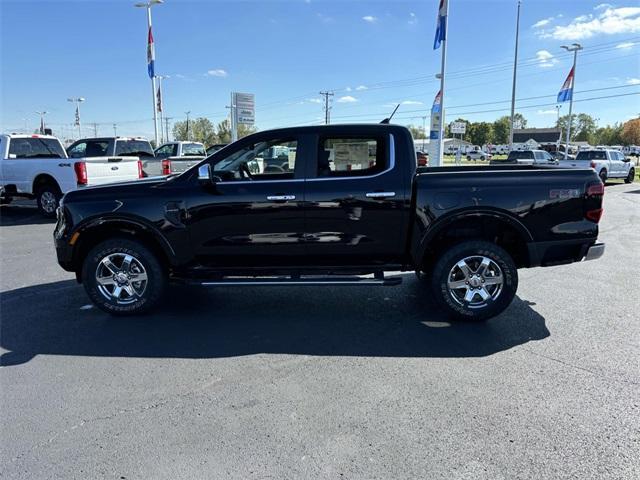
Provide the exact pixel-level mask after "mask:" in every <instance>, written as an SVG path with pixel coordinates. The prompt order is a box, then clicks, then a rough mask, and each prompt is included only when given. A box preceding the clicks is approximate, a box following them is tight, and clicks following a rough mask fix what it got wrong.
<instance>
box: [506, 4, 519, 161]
mask: <svg viewBox="0 0 640 480" xmlns="http://www.w3.org/2000/svg"><path fill="white" fill-rule="evenodd" d="M520 3H521V2H520V0H518V14H517V16H516V51H515V56H514V58H513V86H512V88H511V122H510V125H509V150H513V122H514V117H515V110H516V72H517V70H518V37H519V36H520Z"/></svg>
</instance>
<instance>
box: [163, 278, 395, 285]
mask: <svg viewBox="0 0 640 480" xmlns="http://www.w3.org/2000/svg"><path fill="white" fill-rule="evenodd" d="M174 280H177V281H181V282H185V283H189V284H191V285H201V286H204V287H232V286H238V287H245V286H254V287H265V286H273V287H281V286H291V285H296V286H300V285H308V286H336V285H348V286H381V287H390V286H395V285H400V284H401V283H402V278H401V277H389V278H385V277H384V276H380V275H377V276H376V277H309V278H304V277H262V278H261V277H225V278H221V279H219V280H196V279H180V278H174Z"/></svg>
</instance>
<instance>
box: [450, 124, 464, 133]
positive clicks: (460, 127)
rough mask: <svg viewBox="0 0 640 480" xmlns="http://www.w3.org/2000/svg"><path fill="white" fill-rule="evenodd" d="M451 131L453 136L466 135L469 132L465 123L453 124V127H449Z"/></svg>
mask: <svg viewBox="0 0 640 480" xmlns="http://www.w3.org/2000/svg"><path fill="white" fill-rule="evenodd" d="M449 131H450V132H451V133H452V134H455V133H459V134H464V133H466V131H467V124H466V123H465V122H451V125H449Z"/></svg>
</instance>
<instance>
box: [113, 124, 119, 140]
mask: <svg viewBox="0 0 640 480" xmlns="http://www.w3.org/2000/svg"><path fill="white" fill-rule="evenodd" d="M113 136H114V137H117V136H118V125H116V124H115V123H114V124H113Z"/></svg>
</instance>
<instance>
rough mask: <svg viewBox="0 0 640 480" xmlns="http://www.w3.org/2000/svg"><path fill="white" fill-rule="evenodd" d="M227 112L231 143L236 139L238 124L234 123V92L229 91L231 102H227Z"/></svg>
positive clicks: (235, 117) (235, 118)
mask: <svg viewBox="0 0 640 480" xmlns="http://www.w3.org/2000/svg"><path fill="white" fill-rule="evenodd" d="M229 114H230V115H231V119H230V122H229V126H230V127H231V143H233V142H235V141H236V140H238V125H236V121H237V115H236V94H235V93H234V92H231V103H230V104H229Z"/></svg>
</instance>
